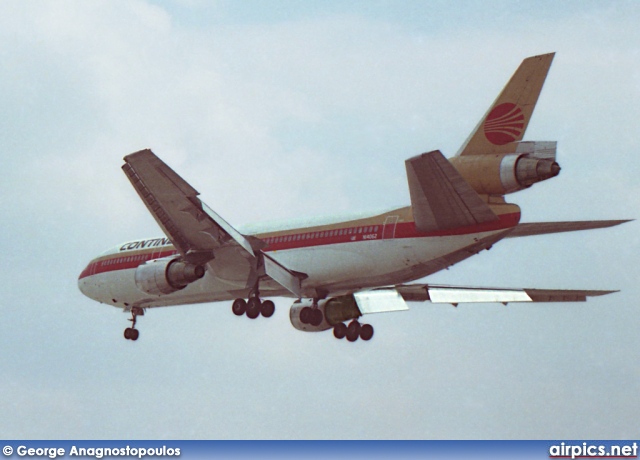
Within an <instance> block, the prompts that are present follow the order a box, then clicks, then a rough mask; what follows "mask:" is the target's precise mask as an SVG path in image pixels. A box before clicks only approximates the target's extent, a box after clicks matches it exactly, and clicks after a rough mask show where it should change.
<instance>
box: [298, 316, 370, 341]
mask: <svg viewBox="0 0 640 460" xmlns="http://www.w3.org/2000/svg"><path fill="white" fill-rule="evenodd" d="M300 316H301V317H302V314H301V315H300ZM333 336H334V337H335V338H336V339H344V338H345V337H346V338H347V340H348V341H349V342H355V341H356V340H358V337H360V338H361V339H362V340H371V337H373V326H371V325H370V324H360V323H359V322H358V320H355V319H354V320H353V321H351V322H350V323H349V325H348V326H347V325H346V324H344V323H338V324H336V325H335V326H334V328H333Z"/></svg>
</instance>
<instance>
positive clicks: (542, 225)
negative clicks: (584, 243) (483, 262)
mask: <svg viewBox="0 0 640 460" xmlns="http://www.w3.org/2000/svg"><path fill="white" fill-rule="evenodd" d="M625 222H630V220H583V221H575V222H529V223H523V224H518V226H517V227H516V228H515V229H514V230H513V231H511V232H509V233H508V234H507V235H506V237H505V238H517V237H520V236H532V235H544V234H546V233H562V232H575V231H578V230H591V229H594V228H607V227H614V226H616V225H620V224H624V223H625Z"/></svg>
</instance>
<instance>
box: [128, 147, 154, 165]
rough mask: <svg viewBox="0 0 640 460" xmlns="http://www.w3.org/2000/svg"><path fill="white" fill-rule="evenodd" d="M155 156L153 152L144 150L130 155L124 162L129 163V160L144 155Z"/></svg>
mask: <svg viewBox="0 0 640 460" xmlns="http://www.w3.org/2000/svg"><path fill="white" fill-rule="evenodd" d="M149 154H151V155H154V153H153V152H152V151H151V149H142V150H138V151H137V152H133V153H130V154H129V155H126V156H125V157H124V158H123V160H124V161H126V162H127V163H128V162H129V160H131V159H132V158H134V157H139V156H142V155H149Z"/></svg>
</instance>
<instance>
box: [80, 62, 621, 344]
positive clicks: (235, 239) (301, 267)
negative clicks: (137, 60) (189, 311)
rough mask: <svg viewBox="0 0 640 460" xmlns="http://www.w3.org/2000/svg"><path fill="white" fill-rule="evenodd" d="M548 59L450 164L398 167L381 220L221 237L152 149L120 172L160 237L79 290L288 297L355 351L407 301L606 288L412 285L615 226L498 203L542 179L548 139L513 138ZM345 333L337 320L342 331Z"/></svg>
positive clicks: (236, 305)
mask: <svg viewBox="0 0 640 460" xmlns="http://www.w3.org/2000/svg"><path fill="white" fill-rule="evenodd" d="M554 55H555V53H550V54H544V55H539V56H533V57H529V58H527V59H525V60H524V61H523V62H522V63H521V65H520V66H519V67H518V69H517V70H516V72H515V73H514V74H513V76H512V77H511V79H510V80H509V81H508V83H507V85H506V86H505V87H504V89H503V90H502V92H501V93H500V94H499V95H498V97H497V99H496V100H495V101H494V102H493V104H492V105H491V106H490V107H489V110H488V111H487V113H486V114H485V115H484V116H483V117H482V118H481V119H480V121H479V123H478V124H477V126H476V127H475V129H474V130H473V131H472V132H471V134H470V135H469V137H468V138H467V139H466V141H465V142H464V143H463V144H462V146H461V147H460V149H459V151H458V152H457V154H456V155H455V156H454V157H452V158H450V159H447V158H445V157H444V155H443V154H442V153H441V152H440V151H439V150H434V151H430V152H427V153H423V154H421V155H417V156H414V157H411V158H409V159H407V160H406V161H405V167H406V173H407V180H408V186H409V194H410V199H411V204H410V206H404V207H400V208H393V209H387V210H385V211H383V212H378V213H369V214H358V215H352V216H349V217H347V218H344V217H342V218H341V217H328V218H321V219H298V220H297V221H290V222H285V223H264V224H254V225H247V226H244V227H238V228H236V227H233V226H232V225H230V224H229V223H228V222H227V221H226V220H224V219H223V218H222V217H221V216H219V215H218V214H217V213H216V212H215V211H213V210H212V209H211V208H209V207H208V206H207V205H206V204H205V203H204V202H203V201H201V200H200V198H199V197H198V196H199V193H198V192H197V191H196V190H195V189H194V188H193V187H192V186H191V185H189V184H188V183H187V182H186V181H185V180H184V179H182V178H181V177H180V176H179V175H178V174H177V173H176V172H174V170H173V169H171V168H170V167H169V166H168V165H167V164H166V163H164V162H163V161H162V160H161V159H160V158H158V157H157V156H156V155H155V154H154V153H153V152H152V151H151V150H148V149H147V150H141V151H138V152H135V153H132V154H130V155H127V156H125V157H124V162H125V163H124V165H123V166H122V169H123V170H124V173H125V174H126V176H127V178H128V179H129V181H130V182H131V184H132V185H133V187H134V189H135V190H136V192H137V193H138V195H139V196H140V198H141V199H142V201H143V203H144V204H145V205H146V207H147V208H148V210H149V212H150V213H151V214H152V216H153V217H154V218H155V220H156V222H157V223H158V225H159V226H160V228H161V229H162V231H163V232H164V236H163V237H157V238H150V239H136V240H133V241H129V242H126V243H124V244H119V245H117V246H114V247H113V248H111V249H109V250H107V251H106V252H104V253H102V254H101V255H99V256H98V257H96V258H94V259H93V260H91V262H90V263H89V264H88V265H87V266H86V268H85V269H84V270H83V271H82V273H81V274H80V276H79V279H78V285H79V289H80V291H82V293H83V294H85V295H86V296H88V297H90V298H91V299H94V300H96V301H98V302H101V303H104V304H108V305H112V306H114V307H118V308H121V309H123V310H124V311H125V312H130V313H131V318H130V319H129V321H131V323H132V324H131V326H130V327H127V328H126V329H125V331H124V337H125V338H126V339H128V340H132V341H135V340H137V339H138V337H139V330H138V329H137V328H136V321H137V317H138V316H141V315H144V313H145V310H147V309H149V308H155V307H163V306H177V305H184V304H194V303H201V302H219V301H232V305H231V309H232V311H233V313H234V314H235V315H237V316H243V315H246V316H247V317H248V318H251V319H256V318H257V317H258V316H263V317H265V318H268V317H271V316H272V315H273V313H274V310H275V304H274V302H273V301H272V300H269V299H266V300H264V299H265V298H268V297H290V298H293V299H295V301H294V302H293V304H292V306H291V308H290V311H289V317H290V321H291V324H292V325H293V327H294V328H296V329H298V330H301V331H307V332H318V331H326V330H333V335H334V336H335V337H336V338H338V339H343V338H345V337H346V339H347V340H348V341H349V342H355V341H357V340H358V339H361V340H364V341H367V340H370V339H371V338H372V336H373V334H374V330H373V327H372V326H371V325H370V324H363V323H361V322H360V318H361V317H362V316H364V315H368V314H372V313H381V312H394V311H403V310H407V309H408V306H407V302H415V301H431V302H433V303H448V304H452V305H454V306H457V305H458V304H460V303H468V302H478V303H486V302H499V303H503V304H505V305H506V304H508V303H511V302H578V301H585V300H586V299H587V298H588V297H591V296H600V295H605V294H610V293H612V292H616V291H612V290H566V289H528V288H523V289H510V288H479V287H468V286H448V285H436V284H429V283H411V282H413V281H416V280H419V279H422V278H425V277H427V276H429V275H431V274H433V273H436V272H438V271H440V270H443V269H447V268H449V267H451V266H452V265H454V264H456V263H458V262H461V261H463V260H465V259H467V258H469V257H471V256H473V255H475V254H478V253H479V252H481V251H484V250H488V249H490V248H491V247H492V245H494V244H496V243H497V242H499V241H500V240H502V239H505V238H519V237H525V236H531V235H541V234H549V233H559V232H569V231H577V230H587V229H596V228H605V227H611V226H615V225H619V224H621V223H624V222H628V220H604V221H573V222H532V223H520V207H519V206H518V205H516V204H512V203H508V202H507V201H506V200H505V195H507V194H510V193H513V192H517V191H519V190H523V189H526V188H529V187H531V186H532V185H533V184H535V183H538V182H541V181H544V180H548V179H550V178H552V177H555V176H557V175H558V174H559V172H560V166H559V165H558V163H557V162H556V149H557V143H556V142H550V141H523V140H522V139H523V136H524V133H525V131H526V129H527V126H528V124H529V121H530V119H531V116H532V113H533V110H534V108H535V104H536V102H537V100H538V96H539V95H540V92H541V90H542V86H543V84H544V81H545V79H546V76H547V73H548V71H549V68H550V66H551V62H552V60H553V58H554ZM347 323H348V324H347Z"/></svg>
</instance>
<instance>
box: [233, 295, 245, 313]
mask: <svg viewBox="0 0 640 460" xmlns="http://www.w3.org/2000/svg"><path fill="white" fill-rule="evenodd" d="M231 311H233V314H234V315H236V316H242V315H244V312H245V311H247V301H246V300H244V299H236V300H234V301H233V304H232V305H231Z"/></svg>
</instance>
